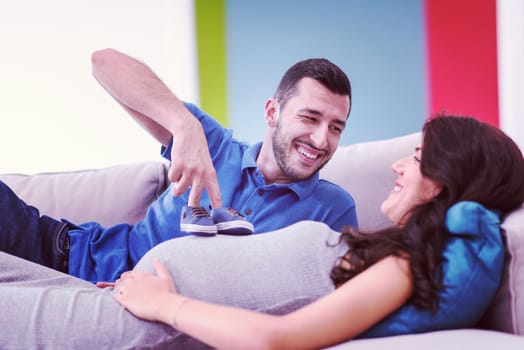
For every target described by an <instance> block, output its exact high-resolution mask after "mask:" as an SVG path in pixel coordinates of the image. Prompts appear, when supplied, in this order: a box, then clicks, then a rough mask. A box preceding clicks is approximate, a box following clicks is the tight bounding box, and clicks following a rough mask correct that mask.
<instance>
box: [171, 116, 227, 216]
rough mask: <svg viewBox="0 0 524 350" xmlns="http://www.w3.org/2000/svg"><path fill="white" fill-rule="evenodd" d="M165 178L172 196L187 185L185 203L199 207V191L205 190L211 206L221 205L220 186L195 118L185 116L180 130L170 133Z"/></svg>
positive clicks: (200, 127)
mask: <svg viewBox="0 0 524 350" xmlns="http://www.w3.org/2000/svg"><path fill="white" fill-rule="evenodd" d="M168 178H169V181H171V182H173V183H174V184H175V186H174V187H173V195H175V196H180V195H181V194H182V193H184V192H185V191H186V190H187V189H188V188H191V191H190V193H189V199H188V205H189V206H193V207H198V206H200V197H201V195H202V190H203V189H205V190H206V192H207V194H208V196H209V199H210V201H211V205H212V207H213V208H219V207H221V206H222V198H221V195H220V188H219V186H218V180H217V175H216V171H215V168H214V166H213V162H212V161H211V156H210V154H209V149H208V144H207V140H206V138H205V135H204V132H203V130H202V125H201V124H200V123H199V122H198V120H197V119H195V118H193V117H191V118H188V120H187V123H185V125H184V128H183V132H178V133H176V134H175V135H174V136H173V146H172V149H171V167H170V168H169V173H168Z"/></svg>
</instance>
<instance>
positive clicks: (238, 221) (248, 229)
mask: <svg viewBox="0 0 524 350" xmlns="http://www.w3.org/2000/svg"><path fill="white" fill-rule="evenodd" d="M211 219H212V220H213V222H214V223H215V225H216V228H217V231H218V233H219V234H224V235H249V234H252V233H253V231H254V227H253V224H252V223H250V222H249V221H247V219H246V218H245V217H244V216H243V215H242V214H240V213H239V212H238V211H236V210H235V209H233V208H214V209H212V210H211Z"/></svg>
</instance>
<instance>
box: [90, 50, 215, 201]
mask: <svg viewBox="0 0 524 350" xmlns="http://www.w3.org/2000/svg"><path fill="white" fill-rule="evenodd" d="M91 59H92V69H93V75H94V77H95V78H96V80H97V81H98V82H99V83H100V84H101V85H102V86H103V87H104V89H105V90H106V91H107V92H109V94H110V95H111V96H113V98H114V99H115V100H116V101H117V102H118V103H120V105H122V106H123V107H124V108H125V109H126V110H127V112H129V114H130V115H131V116H132V117H133V118H134V119H135V120H136V121H137V122H138V124H139V125H141V126H142V127H143V128H144V129H145V130H147V131H148V132H149V133H150V134H151V135H152V136H153V137H154V138H155V139H156V140H158V141H159V142H160V143H161V144H163V145H167V144H168V143H169V141H170V140H171V138H173V147H172V152H171V167H170V169H169V180H170V181H172V182H174V183H176V185H175V187H174V190H173V194H174V195H175V196H178V195H181V194H182V193H184V192H185V191H186V190H187V188H188V187H189V186H191V193H190V195H189V202H188V205H190V206H198V205H199V203H200V195H201V192H202V189H204V188H205V189H206V191H207V193H208V195H209V198H210V200H211V204H212V206H213V207H221V206H222V203H221V201H222V200H221V196H220V190H219V187H218V181H217V178H216V172H215V169H214V167H213V164H212V162H211V156H210V155H209V150H208V144H207V140H206V138H205V135H204V132H203V129H202V125H201V124H200V122H199V121H198V120H197V119H196V118H195V117H194V116H193V115H192V114H191V113H190V112H189V111H188V110H187V109H186V107H185V106H184V104H183V103H182V101H180V100H179V99H178V98H177V97H176V96H175V95H174V94H173V93H172V92H171V91H170V90H169V88H168V87H167V86H166V85H165V84H164V83H163V82H162V80H161V79H160V78H159V77H158V76H157V75H156V74H155V73H154V72H153V71H152V70H151V69H150V68H149V67H147V66H146V65H145V64H144V63H142V62H140V61H138V60H137V59H135V58H133V57H130V56H128V55H126V54H123V53H121V52H119V51H116V50H114V49H104V50H99V51H96V52H94V53H93V55H92V57H91Z"/></svg>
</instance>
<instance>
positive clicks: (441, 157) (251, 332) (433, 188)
mask: <svg viewBox="0 0 524 350" xmlns="http://www.w3.org/2000/svg"><path fill="white" fill-rule="evenodd" d="M423 136H424V137H423V145H422V147H418V148H417V149H416V150H415V153H414V154H413V155H412V156H411V157H408V158H405V159H402V160H399V161H397V162H396V163H395V164H393V171H394V172H395V173H396V174H397V176H398V178H397V182H396V183H395V186H394V188H393V190H392V191H391V193H390V194H389V196H388V197H387V198H386V200H385V201H384V202H383V203H382V206H381V210H382V211H383V213H384V214H386V215H387V216H388V217H389V218H390V219H391V220H392V221H393V222H394V223H395V226H394V227H392V228H390V229H386V230H383V231H381V232H376V233H375V234H373V235H364V234H360V233H359V232H355V231H353V230H351V229H349V228H348V229H346V230H345V231H344V232H343V234H342V235H341V241H343V243H344V244H347V245H348V246H350V247H351V249H350V250H349V251H348V252H347V253H346V254H345V255H344V258H343V259H342V260H341V261H340V262H339V264H338V265H337V266H335V267H334V268H333V270H332V273H331V276H332V279H333V282H334V284H335V285H336V286H338V288H337V289H336V291H334V292H332V293H330V294H328V295H327V296H325V297H323V298H320V299H319V300H318V301H316V302H313V303H311V304H309V305H307V306H305V307H303V308H301V309H300V310H297V311H295V312H292V313H289V314H287V315H285V316H281V317H277V316H270V315H267V314H261V313H256V312H253V311H246V310H242V309H236V308H231V307H226V306H220V305H215V304H210V303H207V302H203V301H198V300H196V299H195V298H190V297H187V296H184V295H182V294H179V293H178V292H177V288H176V286H175V284H174V282H173V280H172V277H171V274H170V272H169V270H167V268H166V267H165V266H164V265H163V264H162V263H161V262H160V261H158V260H155V261H154V267H155V270H156V275H150V274H147V273H144V272H141V271H133V272H126V273H124V274H123V275H122V277H121V279H119V280H118V281H117V282H116V285H115V287H116V290H117V293H116V294H115V299H116V300H117V301H118V302H119V303H121V304H122V305H124V306H125V307H126V308H127V309H129V310H130V311H131V312H132V313H134V314H136V315H137V316H139V317H142V318H145V319H148V320H152V321H160V322H163V323H165V324H168V325H171V326H173V327H175V328H176V329H178V330H180V331H181V332H184V333H187V334H189V335H191V336H193V337H196V338H199V339H201V340H202V341H204V342H206V343H207V344H210V345H212V346H214V347H218V348H223V347H225V348H259V347H263V348H266V347H267V348H278V349H285V348H291V349H299V348H310V347H311V348H318V347H322V346H327V345H330V344H334V343H337V342H340V341H343V340H346V339H350V338H352V337H355V336H357V335H358V334H360V333H362V332H363V331H365V330H366V329H368V328H369V327H371V326H372V325H374V324H376V323H377V322H379V321H380V320H382V319H383V318H384V317H386V316H387V315H388V314H390V313H392V312H393V311H395V310H397V309H398V308H399V307H401V306H402V305H404V304H406V303H411V304H413V305H414V306H416V307H417V308H418V309H422V310H429V311H430V312H432V313H436V312H437V311H438V310H439V301H440V300H439V292H441V291H442V290H444V289H445V288H444V285H443V280H442V277H443V251H444V249H445V246H446V243H447V241H448V240H449V233H448V229H447V228H446V215H447V214H449V213H448V209H449V208H450V207H452V206H453V205H454V204H456V203H459V202H463V201H469V202H476V203H478V204H480V205H481V206H483V207H484V208H489V209H494V210H498V211H502V212H504V213H505V212H508V211H511V210H513V209H515V208H517V207H519V206H520V205H521V203H522V202H523V200H524V182H523V181H522V174H524V161H523V159H522V154H521V152H520V150H519V149H518V147H517V146H516V145H515V144H514V143H513V142H512V141H511V140H509V138H507V137H506V136H505V135H504V134H503V133H502V132H501V131H499V130H498V129H495V128H494V127H491V126H488V125H486V124H483V123H480V122H478V121H476V120H474V119H469V118H461V117H445V116H440V117H439V118H434V119H432V120H430V121H429V122H427V123H426V124H425V126H424V129H423ZM477 208H478V206H474V209H475V210H477ZM448 221H449V219H448ZM280 236H283V233H280ZM291 249H292V248H291ZM293 253H294V251H293ZM202 258H203V259H205V257H202ZM305 259H307V257H306V258H305ZM304 263H305V261H304ZM273 266H274V265H273ZM274 268H275V269H276V268H277V266H274ZM493 268H494V269H500V264H499V265H498V266H493ZM499 271H500V270H499ZM254 273H255V271H254ZM497 273H499V272H497ZM173 275H174V277H175V278H177V273H176V272H173ZM286 285H287V284H286ZM341 310H348V311H347V312H341ZM480 312H482V310H480Z"/></svg>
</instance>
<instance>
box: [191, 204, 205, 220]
mask: <svg viewBox="0 0 524 350" xmlns="http://www.w3.org/2000/svg"><path fill="white" fill-rule="evenodd" d="M191 214H192V215H193V217H195V218H197V219H198V218H205V217H209V213H208V212H207V210H206V209H205V208H203V207H191Z"/></svg>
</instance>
